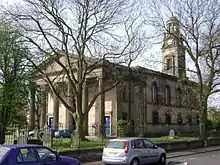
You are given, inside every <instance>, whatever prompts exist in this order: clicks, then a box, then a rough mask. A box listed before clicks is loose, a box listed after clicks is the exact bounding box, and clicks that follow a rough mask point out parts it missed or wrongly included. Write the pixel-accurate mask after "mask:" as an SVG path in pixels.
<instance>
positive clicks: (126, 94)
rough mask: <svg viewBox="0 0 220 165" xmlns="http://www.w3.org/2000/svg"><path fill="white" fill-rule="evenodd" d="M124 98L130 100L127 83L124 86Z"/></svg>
mask: <svg viewBox="0 0 220 165" xmlns="http://www.w3.org/2000/svg"><path fill="white" fill-rule="evenodd" d="M122 100H123V101H128V87H127V85H125V86H124V88H123V91H122Z"/></svg>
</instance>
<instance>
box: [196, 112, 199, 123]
mask: <svg viewBox="0 0 220 165" xmlns="http://www.w3.org/2000/svg"><path fill="white" fill-rule="evenodd" d="M199 120H200V119H199V114H197V115H196V123H197V124H199Z"/></svg>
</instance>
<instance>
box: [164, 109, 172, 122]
mask: <svg viewBox="0 0 220 165" xmlns="http://www.w3.org/2000/svg"><path fill="white" fill-rule="evenodd" d="M165 124H171V114H170V113H169V112H166V113H165Z"/></svg>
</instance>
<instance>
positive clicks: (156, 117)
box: [152, 111, 159, 124]
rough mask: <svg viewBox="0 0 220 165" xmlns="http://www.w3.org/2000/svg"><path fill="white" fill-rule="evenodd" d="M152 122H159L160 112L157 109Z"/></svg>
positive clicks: (153, 113)
mask: <svg viewBox="0 0 220 165" xmlns="http://www.w3.org/2000/svg"><path fill="white" fill-rule="evenodd" d="M152 124H159V113H158V112H157V111H153V112H152Z"/></svg>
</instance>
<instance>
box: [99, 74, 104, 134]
mask: <svg viewBox="0 0 220 165" xmlns="http://www.w3.org/2000/svg"><path fill="white" fill-rule="evenodd" d="M98 92H99V93H101V94H100V111H101V113H100V115H101V134H102V138H104V136H105V93H104V79H103V76H101V78H100V79H99V88H98Z"/></svg>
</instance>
